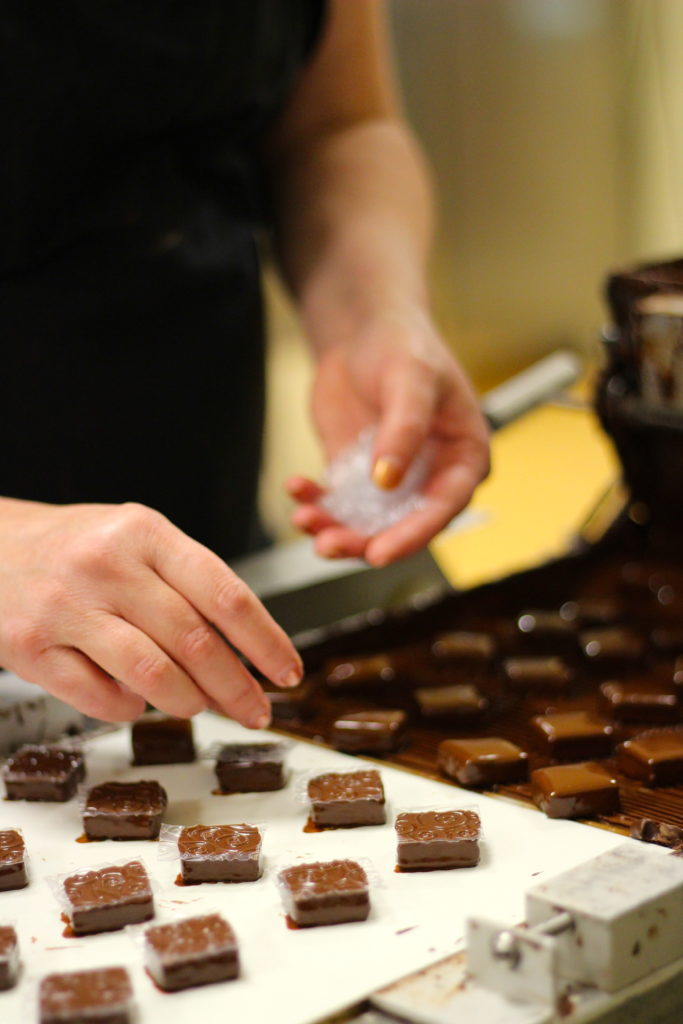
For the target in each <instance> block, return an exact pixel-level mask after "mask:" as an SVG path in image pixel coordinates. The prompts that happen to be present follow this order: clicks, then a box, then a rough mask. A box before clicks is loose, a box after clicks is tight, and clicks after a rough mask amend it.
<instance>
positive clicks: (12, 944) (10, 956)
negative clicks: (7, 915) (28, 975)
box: [0, 924, 19, 991]
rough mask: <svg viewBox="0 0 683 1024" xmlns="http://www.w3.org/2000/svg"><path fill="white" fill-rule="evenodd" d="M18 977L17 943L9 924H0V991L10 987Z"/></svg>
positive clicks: (15, 935) (14, 933)
mask: <svg viewBox="0 0 683 1024" xmlns="http://www.w3.org/2000/svg"><path fill="white" fill-rule="evenodd" d="M18 977H19V943H18V940H17V933H16V932H15V930H14V928H12V926H11V925H7V924H4V925H0V991H5V990H6V989H8V988H12V987H13V986H14V985H16V983H17V979H18Z"/></svg>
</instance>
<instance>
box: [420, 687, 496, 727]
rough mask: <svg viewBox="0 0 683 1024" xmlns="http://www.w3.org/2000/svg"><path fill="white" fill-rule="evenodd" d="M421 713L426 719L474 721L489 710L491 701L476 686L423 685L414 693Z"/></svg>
mask: <svg viewBox="0 0 683 1024" xmlns="http://www.w3.org/2000/svg"><path fill="white" fill-rule="evenodd" d="M414 696H415V700H416V701H417V706H418V708H419V709H420V714H421V716H422V718H423V719H425V720H426V721H433V722H437V721H438V722H441V721H456V722H457V721H463V720H466V721H473V720H476V719H479V718H481V716H482V715H483V714H484V712H485V711H487V710H488V708H489V705H490V701H489V700H488V698H487V697H485V696H484V695H483V694H482V693H481V692H480V691H479V690H478V689H477V687H476V686H472V685H471V684H470V683H462V684H460V685H456V686H421V687H420V688H419V689H417V690H415V693H414Z"/></svg>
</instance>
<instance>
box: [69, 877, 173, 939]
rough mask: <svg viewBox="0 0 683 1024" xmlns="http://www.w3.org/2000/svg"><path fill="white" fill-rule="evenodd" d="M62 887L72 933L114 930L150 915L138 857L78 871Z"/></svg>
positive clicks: (149, 898) (150, 901)
mask: <svg viewBox="0 0 683 1024" xmlns="http://www.w3.org/2000/svg"><path fill="white" fill-rule="evenodd" d="M63 887H64V895H65V898H66V901H67V904H68V907H69V910H68V915H69V918H70V921H71V927H72V929H73V931H74V934H75V935H91V934H92V933H94V932H110V931H116V930H117V929H118V928H124V927H125V926H126V925H127V924H138V923H139V922H140V921H148V920H149V919H150V917H154V898H153V896H152V889H151V886H150V884H149V878H148V877H147V872H146V871H145V869H144V867H143V865H142V864H141V863H140V861H139V860H133V861H130V862H129V863H128V864H111V865H109V866H108V867H104V868H95V869H93V870H84V871H79V872H77V873H76V874H73V875H70V876H69V877H68V878H65V879H64V882H63Z"/></svg>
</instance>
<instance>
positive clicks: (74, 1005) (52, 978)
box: [39, 967, 133, 1024]
mask: <svg viewBox="0 0 683 1024" xmlns="http://www.w3.org/2000/svg"><path fill="white" fill-rule="evenodd" d="M39 998H40V1024H90V1022H91V1021H92V1022H93V1024H94V1022H97V1024H129V1022H130V1020H131V1014H130V1011H131V1007H132V1001H133V989H132V986H131V983H130V978H129V976H128V972H127V971H126V970H125V968H123V967H100V968H97V969H96V970H92V971H73V972H70V973H69V974H48V976H47V977H46V978H43V980H42V981H41V983H40V997H39Z"/></svg>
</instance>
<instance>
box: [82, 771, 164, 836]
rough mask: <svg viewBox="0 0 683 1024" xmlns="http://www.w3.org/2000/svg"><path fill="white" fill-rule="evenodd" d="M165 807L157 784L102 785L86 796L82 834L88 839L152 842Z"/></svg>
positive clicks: (157, 831) (162, 793) (110, 783)
mask: <svg viewBox="0 0 683 1024" xmlns="http://www.w3.org/2000/svg"><path fill="white" fill-rule="evenodd" d="M167 804H168V797H167V796H166V791H165V790H164V789H163V788H162V787H161V786H160V785H159V783H158V782H149V781H142V782H103V783H102V784H101V785H99V786H93V788H92V789H91V790H89V792H88V794H87V796H86V799H85V806H84V808H83V825H84V828H85V834H86V836H87V837H88V838H89V839H155V838H156V837H157V836H158V835H159V829H160V828H161V819H162V818H163V815H164V811H165V810H166V807H167Z"/></svg>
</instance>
